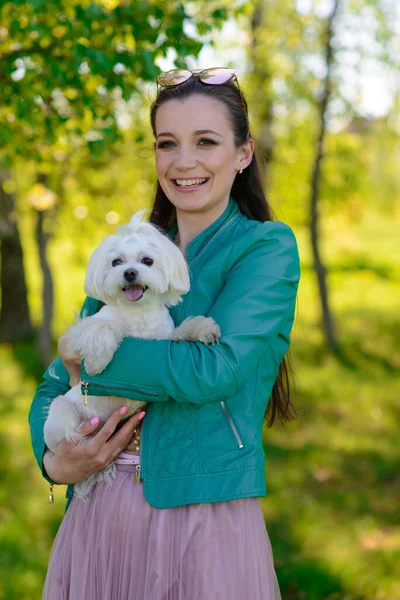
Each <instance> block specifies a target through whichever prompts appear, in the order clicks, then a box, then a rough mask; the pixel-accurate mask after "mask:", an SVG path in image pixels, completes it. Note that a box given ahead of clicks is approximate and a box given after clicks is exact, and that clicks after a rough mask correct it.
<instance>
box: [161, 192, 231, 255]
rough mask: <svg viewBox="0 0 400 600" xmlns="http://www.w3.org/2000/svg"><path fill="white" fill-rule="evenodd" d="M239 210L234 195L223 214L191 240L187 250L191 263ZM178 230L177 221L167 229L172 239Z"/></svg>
mask: <svg viewBox="0 0 400 600" xmlns="http://www.w3.org/2000/svg"><path fill="white" fill-rule="evenodd" d="M238 212H239V207H238V205H237V203H236V202H235V200H234V199H233V198H232V196H231V197H230V198H229V202H228V205H227V207H226V209H225V210H224V212H223V213H222V215H221V216H220V217H218V219H217V220H216V221H214V222H213V223H211V225H209V226H208V227H206V228H205V229H203V231H201V232H200V233H199V234H198V235H196V237H195V238H193V240H192V241H191V242H190V244H189V246H188V247H187V250H186V260H187V262H188V263H189V264H190V263H191V262H192V261H193V260H195V258H197V257H198V256H199V254H200V253H201V252H202V251H203V250H204V249H205V247H206V246H208V244H209V243H210V242H211V240H212V239H213V238H214V237H215V236H216V235H217V234H218V233H219V232H220V231H221V229H223V228H224V227H225V226H226V225H227V224H228V223H229V222H230V221H231V220H232V219H233V218H234V217H235V215H236V214H237V213H238ZM177 231H178V223H177V222H175V223H174V224H173V225H172V227H171V229H169V230H168V231H167V235H168V237H170V238H171V239H172V238H174V237H175V235H176V233H177Z"/></svg>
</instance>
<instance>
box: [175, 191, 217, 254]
mask: <svg viewBox="0 0 400 600" xmlns="http://www.w3.org/2000/svg"><path fill="white" fill-rule="evenodd" d="M228 202H229V198H228V201H227V202H226V203H225V204H223V205H222V206H221V205H220V204H218V205H217V206H215V207H214V208H213V209H210V210H208V211H207V212H204V213H203V212H196V213H194V212H188V211H180V210H179V209H177V211H176V220H177V222H178V233H177V236H176V237H177V245H178V246H179V248H180V250H181V252H182V254H183V255H184V256H185V257H186V250H187V248H188V246H189V244H190V242H191V241H192V240H194V238H195V237H196V236H198V235H199V233H201V232H202V231H204V230H205V229H207V227H208V226H209V225H211V224H212V223H214V221H216V220H217V219H219V217H220V216H221V215H222V214H223V213H224V212H225V209H226V207H227V206H228Z"/></svg>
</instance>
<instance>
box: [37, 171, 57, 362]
mask: <svg viewBox="0 0 400 600" xmlns="http://www.w3.org/2000/svg"><path fill="white" fill-rule="evenodd" d="M38 182H39V183H42V184H43V185H46V183H47V177H46V176H45V175H39V177H38ZM46 214H47V211H45V210H36V215H37V221H36V242H37V245H38V251H39V262H40V267H41V269H42V278H43V279H42V281H43V287H42V325H41V327H40V330H39V335H38V348H39V356H40V360H41V362H42V363H43V365H45V366H47V365H48V364H49V363H50V362H51V360H52V355H53V336H52V333H51V324H52V321H53V311H54V285H53V277H52V274H51V269H50V265H49V262H48V260H47V244H48V241H49V237H50V236H49V235H48V234H47V233H46V232H45V230H44V221H45V218H46Z"/></svg>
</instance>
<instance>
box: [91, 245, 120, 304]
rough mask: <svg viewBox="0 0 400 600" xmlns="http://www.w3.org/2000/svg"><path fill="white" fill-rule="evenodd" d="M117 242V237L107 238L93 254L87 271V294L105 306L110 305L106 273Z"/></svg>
mask: <svg viewBox="0 0 400 600" xmlns="http://www.w3.org/2000/svg"><path fill="white" fill-rule="evenodd" d="M116 240H117V237H116V236H115V235H110V236H109V237H107V238H105V240H103V241H102V243H101V244H100V246H99V247H98V248H96V250H94V252H93V253H92V255H91V257H90V258H89V262H88V266H87V269H86V279H85V286H84V289H85V294H87V295H88V296H90V297H91V298H96V300H101V301H102V302H104V303H105V304H108V303H109V300H108V299H107V297H106V296H105V294H104V278H105V271H106V268H107V264H108V261H109V254H110V252H111V250H112V248H113V247H114V246H115V243H116Z"/></svg>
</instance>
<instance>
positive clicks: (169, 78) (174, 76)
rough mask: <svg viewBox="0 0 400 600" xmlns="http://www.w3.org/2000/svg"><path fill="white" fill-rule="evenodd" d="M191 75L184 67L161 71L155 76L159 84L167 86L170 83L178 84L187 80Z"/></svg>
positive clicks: (170, 84)
mask: <svg viewBox="0 0 400 600" xmlns="http://www.w3.org/2000/svg"><path fill="white" fill-rule="evenodd" d="M191 76H192V73H191V71H187V70H186V69H172V70H171V71H167V72H166V73H161V74H160V75H159V76H158V77H157V82H158V83H159V85H161V86H165V87H168V86H172V85H179V84H180V83H183V82H184V81H187V80H188V79H189V77H191Z"/></svg>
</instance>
